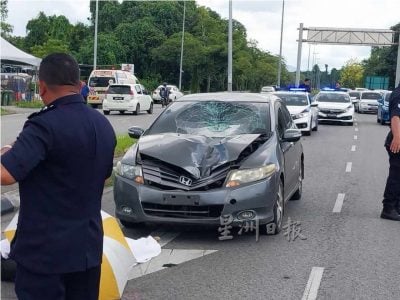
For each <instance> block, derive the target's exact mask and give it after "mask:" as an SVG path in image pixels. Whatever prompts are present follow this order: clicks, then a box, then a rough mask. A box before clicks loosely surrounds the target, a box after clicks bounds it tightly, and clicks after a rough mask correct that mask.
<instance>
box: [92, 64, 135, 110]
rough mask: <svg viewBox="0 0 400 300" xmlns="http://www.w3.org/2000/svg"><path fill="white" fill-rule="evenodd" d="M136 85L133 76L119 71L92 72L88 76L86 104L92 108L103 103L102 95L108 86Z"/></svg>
mask: <svg viewBox="0 0 400 300" xmlns="http://www.w3.org/2000/svg"><path fill="white" fill-rule="evenodd" d="M114 83H117V84H137V83H139V81H138V79H137V78H136V76H135V75H133V74H132V73H130V72H127V71H121V70H93V71H92V73H91V74H90V76H89V80H88V87H89V95H88V98H87V102H88V103H89V104H90V105H91V106H92V107H94V108H96V107H97V106H99V105H100V104H102V103H103V100H104V94H105V92H106V90H107V88H108V86H109V85H110V84H114Z"/></svg>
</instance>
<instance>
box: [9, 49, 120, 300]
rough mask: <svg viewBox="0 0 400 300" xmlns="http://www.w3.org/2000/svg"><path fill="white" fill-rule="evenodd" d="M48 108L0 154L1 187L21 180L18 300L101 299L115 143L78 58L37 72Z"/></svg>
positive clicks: (58, 58)
mask: <svg viewBox="0 0 400 300" xmlns="http://www.w3.org/2000/svg"><path fill="white" fill-rule="evenodd" d="M39 85H40V96H41V97H42V100H43V102H44V104H45V105H46V106H45V108H44V109H42V110H41V111H40V112H38V113H34V114H32V115H31V116H30V117H29V118H28V120H27V121H26V123H25V125H24V128H23V130H22V132H21V133H20V135H19V136H18V138H17V140H16V141H15V143H14V144H13V145H12V146H11V145H8V146H6V147H5V148H4V147H3V148H2V150H1V152H2V155H1V184H2V185H7V184H13V183H14V182H19V191H20V210H19V219H18V228H17V232H16V236H15V238H14V240H13V242H12V243H11V253H10V257H11V258H12V259H14V260H15V261H16V263H17V271H16V279H15V291H16V294H17V296H18V299H22V300H24V299H27V300H28V299H29V300H31V299H33V300H35V299H40V300H47V299H48V300H58V299H82V300H95V299H96V300H97V299H98V293H99V282H100V270H101V269H100V265H101V259H102V253H103V249H102V248H103V229H102V219H101V212H100V210H101V197H102V193H103V188H104V182H105V180H106V178H108V177H109V176H110V175H111V172H112V166H113V154H114V148H115V145H116V138H115V134H114V130H113V128H112V126H111V124H110V123H109V122H108V120H107V119H106V118H105V117H104V116H103V115H102V114H100V113H99V112H97V111H96V110H93V109H91V108H89V107H88V106H86V105H85V102H84V100H83V98H82V96H81V95H80V82H79V67H78V64H77V62H76V61H75V59H74V58H72V57H71V56H69V55H67V54H61V53H55V54H50V55H49V56H47V57H45V58H44V59H43V61H42V63H41V64H40V69H39Z"/></svg>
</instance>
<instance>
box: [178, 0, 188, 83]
mask: <svg viewBox="0 0 400 300" xmlns="http://www.w3.org/2000/svg"><path fill="white" fill-rule="evenodd" d="M185 17H186V1H183V21H182V41H181V63H180V65H179V90H181V89H182V72H183V70H182V64H183V41H184V39H185Z"/></svg>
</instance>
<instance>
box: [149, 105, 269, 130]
mask: <svg viewBox="0 0 400 300" xmlns="http://www.w3.org/2000/svg"><path fill="white" fill-rule="evenodd" d="M168 132H173V133H176V132H178V133H184V134H193V135H202V136H207V137H228V136H234V135H239V134H254V133H268V132H270V118H269V106H268V104H267V103H249V102H235V101H233V102H225V101H211V100H210V101H199V102H196V101H193V102H192V101H191V102H186V101H185V102H174V103H173V104H172V105H171V106H169V107H168V109H167V110H166V111H164V113H163V114H161V115H160V117H159V118H158V119H157V120H156V121H155V122H154V123H153V125H152V126H151V128H150V129H149V130H148V131H147V134H160V133H168Z"/></svg>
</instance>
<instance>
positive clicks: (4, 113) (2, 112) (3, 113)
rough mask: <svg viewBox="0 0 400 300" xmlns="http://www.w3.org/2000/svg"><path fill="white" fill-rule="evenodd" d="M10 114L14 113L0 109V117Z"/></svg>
mask: <svg viewBox="0 0 400 300" xmlns="http://www.w3.org/2000/svg"><path fill="white" fill-rule="evenodd" d="M10 114H14V112H13V111H11V110H8V109H5V108H2V107H1V114H0V115H1V116H5V115H10Z"/></svg>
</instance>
